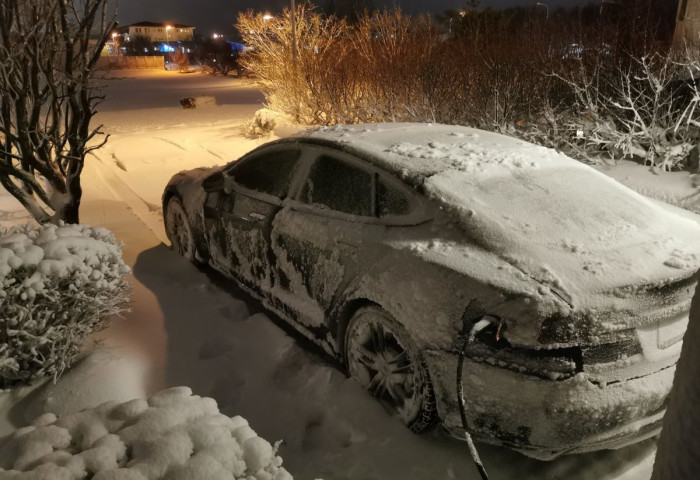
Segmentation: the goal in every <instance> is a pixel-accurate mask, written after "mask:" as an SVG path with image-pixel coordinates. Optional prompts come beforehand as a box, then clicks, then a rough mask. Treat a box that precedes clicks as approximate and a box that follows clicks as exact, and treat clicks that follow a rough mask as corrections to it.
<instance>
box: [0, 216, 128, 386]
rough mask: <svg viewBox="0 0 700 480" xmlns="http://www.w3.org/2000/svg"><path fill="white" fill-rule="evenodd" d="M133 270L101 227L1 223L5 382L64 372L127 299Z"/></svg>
mask: <svg viewBox="0 0 700 480" xmlns="http://www.w3.org/2000/svg"><path fill="white" fill-rule="evenodd" d="M128 272H129V267H128V266H126V265H125V264H124V261H123V260H122V254H121V245H118V244H117V242H116V240H115V238H114V235H112V233H111V232H110V231H109V230H106V229H104V228H93V227H90V226H87V225H60V226H56V225H43V226H36V225H33V224H29V225H26V226H24V227H14V228H12V229H10V230H5V229H0V387H3V386H9V385H12V384H14V383H18V382H26V381H28V380H31V379H32V378H35V377H37V376H45V375H52V376H54V377H56V376H58V375H60V374H61V372H62V371H63V370H64V369H65V368H66V367H68V366H70V364H71V363H72V362H73V360H74V359H75V357H76V355H77V354H78V353H79V352H80V348H81V346H82V343H83V340H84V339H85V337H86V336H87V335H89V334H90V333H92V332H94V331H95V330H97V329H99V328H101V327H103V326H104V324H105V322H106V321H107V320H108V319H109V317H110V316H111V315H114V314H116V313H119V312H120V311H121V306H122V305H123V304H124V302H126V301H128V299H129V285H128V283H127V282H126V280H125V279H124V276H125V275H126V274H127V273H128Z"/></svg>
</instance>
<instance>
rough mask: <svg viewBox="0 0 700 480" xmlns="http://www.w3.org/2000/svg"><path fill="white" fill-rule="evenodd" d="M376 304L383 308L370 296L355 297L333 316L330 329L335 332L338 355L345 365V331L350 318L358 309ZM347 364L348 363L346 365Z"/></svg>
mask: <svg viewBox="0 0 700 480" xmlns="http://www.w3.org/2000/svg"><path fill="white" fill-rule="evenodd" d="M371 306H376V307H379V308H383V307H382V306H381V305H380V304H379V303H377V302H375V301H372V300H370V299H368V298H354V299H352V300H350V301H348V302H345V304H343V306H342V308H341V309H340V310H339V311H338V313H337V314H336V315H335V316H334V317H333V319H332V320H331V324H330V330H331V331H332V332H334V333H335V339H336V345H337V349H338V356H339V358H340V361H341V362H342V363H343V365H346V360H347V359H346V358H345V332H347V330H348V325H349V324H350V319H352V317H353V315H355V313H357V311H358V310H360V309H361V308H364V307H371ZM346 366H347V365H346Z"/></svg>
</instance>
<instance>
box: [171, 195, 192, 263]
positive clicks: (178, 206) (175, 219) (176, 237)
mask: <svg viewBox="0 0 700 480" xmlns="http://www.w3.org/2000/svg"><path fill="white" fill-rule="evenodd" d="M165 233H166V235H167V236H168V239H169V240H170V244H171V248H172V249H173V250H175V251H176V252H177V253H179V254H180V255H182V256H183V257H185V258H186V259H187V260H189V261H190V262H192V263H197V256H196V250H197V249H196V246H195V242H194V235H192V228H191V227H190V222H189V220H188V219H187V213H186V212H185V207H184V205H182V201H181V200H180V199H179V198H177V197H172V198H171V199H170V200H169V201H168V204H167V206H166V207H165Z"/></svg>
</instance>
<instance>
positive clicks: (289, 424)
mask: <svg viewBox="0 0 700 480" xmlns="http://www.w3.org/2000/svg"><path fill="white" fill-rule="evenodd" d="M137 76H138V75H137ZM146 77H148V75H146ZM151 77H152V78H151ZM151 77H149V78H150V80H149V78H138V79H136V80H138V82H141V84H145V85H149V87H148V88H147V91H148V92H150V94H151V97H152V100H153V102H154V103H149V102H150V101H151V100H148V99H147V97H148V96H149V95H147V94H146V93H144V92H140V93H139V95H142V96H140V97H138V98H140V99H141V100H140V101H142V102H144V103H141V104H140V105H147V107H137V106H135V105H132V104H130V103H129V101H131V100H123V101H124V102H126V103H122V100H120V99H125V98H127V97H131V93H130V92H132V88H133V87H128V85H127V84H126V83H124V84H123V85H122V83H120V82H126V80H115V81H112V82H111V83H110V89H109V90H108V93H109V94H110V95H112V96H113V98H115V100H114V101H115V102H116V104H118V105H119V106H120V107H119V108H123V110H121V111H118V110H112V111H107V112H105V113H103V114H100V115H101V118H100V119H101V121H103V122H104V123H105V124H106V126H107V130H108V131H109V132H110V133H112V134H113V138H112V139H111V140H110V143H109V144H108V146H107V147H106V148H105V149H104V150H102V151H100V152H98V154H97V158H96V159H95V160H94V161H92V160H91V161H89V162H88V163H87V165H86V170H85V173H84V177H83V178H84V182H83V183H84V185H85V196H84V202H83V208H82V211H81V214H82V220H83V221H84V222H86V223H90V224H93V225H102V226H105V227H107V228H109V229H111V230H112V231H113V232H114V233H115V234H116V235H117V237H118V238H119V239H121V240H122V241H124V242H125V248H124V254H125V259H126V261H127V263H128V264H129V265H131V266H132V268H133V276H132V278H131V281H132V283H133V287H134V290H133V304H132V311H131V312H130V313H129V314H128V315H127V316H126V317H125V318H124V319H122V320H117V321H115V322H114V323H113V324H112V326H111V327H110V328H109V329H108V330H106V331H104V332H102V334H101V338H102V339H103V340H104V342H105V343H106V344H107V345H110V346H113V347H115V348H117V349H118V350H119V351H121V352H122V353H123V354H124V355H128V356H135V357H141V358H143V359H144V361H145V363H146V364H147V365H148V367H149V369H148V375H147V377H146V379H145V383H146V385H145V387H146V390H147V391H148V392H154V391H157V390H159V389H161V388H163V387H168V386H175V385H188V386H190V387H192V389H193V390H194V392H195V393H196V394H199V395H206V396H211V397H213V398H215V399H216V400H217V402H218V403H219V406H220V409H221V410H222V412H224V413H226V414H229V415H242V416H244V417H245V418H247V419H248V420H249V422H250V424H251V425H252V426H253V428H254V429H255V430H256V431H258V432H259V433H260V434H261V435H262V436H264V437H265V438H267V439H269V440H270V441H275V440H278V439H280V440H284V444H283V446H282V447H281V450H280V454H281V456H282V457H283V458H284V459H285V466H286V467H287V468H288V470H289V471H290V472H291V473H292V474H293V475H295V478H299V479H304V480H306V479H309V480H311V479H314V478H319V477H323V478H325V479H326V480H334V479H337V480H342V479H348V480H349V479H353V480H373V479H377V480H379V479H387V480H389V479H411V480H436V479H465V480H471V479H477V478H478V475H477V472H476V470H475V468H474V466H473V465H472V464H471V461H470V459H469V456H468V452H467V449H466V444H463V443H461V442H458V441H454V440H452V439H449V438H447V437H446V436H445V435H443V434H442V433H441V432H440V430H439V429H435V430H434V431H432V432H430V433H429V434H427V435H423V436H417V435H414V434H412V433H410V432H409V431H408V430H407V429H405V428H404V427H403V426H402V425H401V424H400V422H399V421H398V420H396V419H393V418H391V417H390V415H389V414H387V412H385V411H384V409H383V407H382V406H380V405H379V403H378V402H375V401H374V400H372V399H371V398H370V397H369V395H368V394H366V393H365V392H364V391H362V390H361V389H360V388H359V386H358V385H356V384H355V383H354V382H353V381H351V380H348V379H347V378H346V377H345V375H344V374H343V373H342V372H341V371H340V370H339V369H337V368H336V367H335V366H333V365H332V364H330V363H329V362H328V361H327V359H326V358H324V357H322V356H321V355H319V354H317V353H315V352H312V351H309V350H308V349H305V348H303V347H302V346H300V345H299V344H298V343H297V342H296V341H295V340H294V339H293V338H292V337H290V336H289V335H288V334H287V333H285V331H284V330H282V329H281V328H279V327H278V326H276V325H275V323H274V322H273V321H271V320H270V318H271V315H269V314H267V313H265V312H264V311H262V310H261V307H260V306H259V305H258V304H257V303H256V302H254V301H251V300H250V299H249V298H248V297H246V296H245V295H244V294H242V293H241V292H240V291H239V290H238V289H237V288H235V287H234V286H233V285H231V284H230V283H228V282H225V281H222V280H221V278H220V277H219V276H218V275H215V274H213V273H211V272H209V271H206V270H199V269H197V268H195V267H194V266H193V265H191V264H189V263H188V262H186V261H185V260H183V259H182V258H180V257H179V256H177V255H176V254H174V253H173V252H171V251H170V250H169V249H168V248H167V247H166V245H164V243H163V238H164V234H163V231H162V218H161V216H162V215H161V212H160V210H159V208H160V205H159V198H160V195H161V192H162V189H163V186H164V184H165V182H166V181H167V179H168V178H169V177H170V175H172V174H173V173H175V172H177V171H179V170H181V169H184V168H192V167H194V166H197V165H200V164H206V165H212V164H216V163H223V162H225V161H226V160H229V159H233V158H236V157H237V156H238V155H240V154H241V153H243V152H245V151H247V150H249V149H251V148H253V147H254V146H256V145H257V144H258V143H259V142H258V141H252V140H249V139H246V138H244V137H242V136H241V134H240V125H239V124H238V122H239V121H240V120H241V119H243V118H245V117H246V116H247V115H248V111H249V110H250V109H253V110H254V109H255V108H259V105H260V103H259V102H257V103H255V102H253V103H248V102H249V101H252V100H251V99H254V98H257V97H255V96H254V95H250V96H249V92H248V93H245V94H243V93H241V96H240V97H235V96H234V97H228V95H230V92H229V93H223V94H221V93H220V95H222V97H221V98H234V100H232V101H234V102H235V101H240V102H242V103H241V104H240V105H238V106H237V105H233V104H228V105H224V106H220V107H216V108H211V109H202V110H201V111H196V112H188V111H185V110H182V109H179V108H167V106H168V105H171V103H170V102H171V99H172V98H179V97H178V95H180V96H185V95H192V94H199V93H198V92H201V94H211V92H213V91H215V90H216V89H218V88H219V87H218V86H217V85H218V80H219V79H210V78H209V79H207V78H208V77H203V76H199V77H191V80H192V82H193V83H192V84H191V88H189V89H188V87H187V86H186V85H187V84H186V83H181V82H186V81H187V80H183V79H181V78H177V79H176V81H173V82H174V83H169V81H170V80H171V77H168V76H165V75H160V73H158V74H151ZM214 80H217V81H214ZM138 82H137V83H135V84H133V85H138V84H139V83H138ZM207 82H211V83H209V84H208V83H207ZM117 84H118V85H117ZM207 84H208V85H209V86H210V87H211V88H210V89H207V88H206V85H207ZM115 85H116V86H115ZM183 85H185V86H183ZM202 85H204V87H202ZM144 88H145V87H144ZM233 88H238V87H236V86H234V87H233ZM245 88H248V87H245ZM224 90H225V89H222V92H223V91H224ZM157 92H158V94H157V95H156V93H157ZM188 92H192V93H188ZM207 92H209V93H207ZM236 98H238V100H236ZM156 100H157V101H156ZM133 101H134V102H136V100H133ZM220 103H222V104H223V102H220ZM148 106H149V107H150V108H149V107H148ZM156 107H157V108H156ZM137 108H141V109H137ZM190 113H192V115H190ZM3 193H4V192H3ZM2 197H3V195H0V210H3V211H4V212H5V213H4V215H6V216H7V220H12V221H16V220H17V218H18V217H19V216H21V214H19V213H16V212H18V211H19V210H18V209H17V208H16V207H15V208H14V209H13V208H11V202H9V201H7V199H6V198H4V199H3V198H2ZM5 197H6V196H5ZM514 401H517V396H516V395H515V394H514ZM654 451H655V446H654V444H653V442H644V443H642V444H639V445H636V446H633V447H629V448H626V449H622V450H620V451H615V452H610V451H608V452H600V453H595V454H587V455H578V456H569V457H563V458H561V459H559V460H557V461H554V462H550V463H543V462H539V461H535V460H530V459H528V458H526V457H524V456H522V455H520V454H517V453H514V452H511V451H509V450H507V449H501V448H494V447H488V446H482V447H481V453H482V458H483V460H484V463H485V465H486V467H487V469H488V470H489V473H490V475H491V478H492V479H493V480H498V479H515V478H517V479H526V480H527V479H567V480H572V479H573V480H577V479H581V480H588V479H591V480H593V479H595V480H613V479H617V480H623V479H624V480H633V479H634V480H637V479H645V478H649V476H650V474H651V464H652V461H653V454H654Z"/></svg>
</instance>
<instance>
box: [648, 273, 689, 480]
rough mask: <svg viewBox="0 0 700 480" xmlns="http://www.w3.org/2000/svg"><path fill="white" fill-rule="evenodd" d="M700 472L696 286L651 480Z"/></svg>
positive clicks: (677, 479)
mask: <svg viewBox="0 0 700 480" xmlns="http://www.w3.org/2000/svg"><path fill="white" fill-rule="evenodd" d="M698 472H700V286H698V287H696V289H695V297H693V304H692V306H691V307H690V322H689V324H688V330H687V332H686V334H685V337H684V338H683V350H682V351H681V358H680V360H679V361H678V367H677V369H676V377H675V379H674V381H673V390H672V391H671V397H670V400H669V405H668V410H667V412H666V417H665V418H664V428H663V431H662V432H661V439H660V441H659V446H658V453H657V455H656V461H655V463H654V473H653V476H652V480H669V479H673V480H691V479H692V480H695V479H696V478H698Z"/></svg>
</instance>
